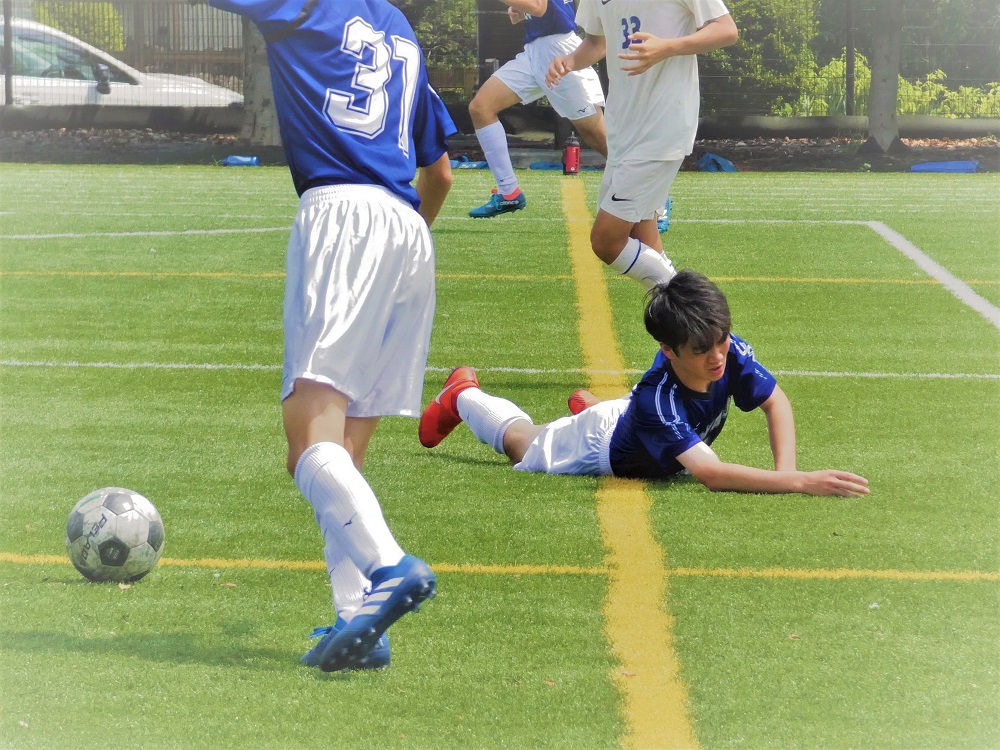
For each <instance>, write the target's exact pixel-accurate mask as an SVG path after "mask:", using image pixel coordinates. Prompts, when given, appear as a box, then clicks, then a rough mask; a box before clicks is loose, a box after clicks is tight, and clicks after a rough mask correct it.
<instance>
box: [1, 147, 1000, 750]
mask: <svg viewBox="0 0 1000 750" xmlns="http://www.w3.org/2000/svg"><path fill="white" fill-rule="evenodd" d="M519 177H520V178H521V179H522V187H523V188H524V189H525V192H526V195H527V196H528V200H529V207H528V209H527V210H526V211H523V212H519V213H517V214H514V215H512V216H505V217H501V218H499V219H496V220H491V221H473V220H470V219H468V218H467V216H466V212H467V210H468V209H469V208H471V207H473V206H476V205H479V204H481V203H482V202H483V200H484V199H485V197H486V196H487V194H488V192H489V189H490V187H491V179H490V176H489V173H487V172H475V171H461V172H457V173H456V176H455V186H454V188H453V190H452V193H451V195H450V196H449V199H448V202H447V203H446V205H445V208H444V210H443V212H442V215H441V217H440V218H439V220H438V221H437V222H436V223H435V225H434V236H435V243H436V247H437V256H438V306H437V314H436V319H435V329H434V333H433V337H432V343H431V352H430V361H429V363H428V364H429V371H428V374H427V379H426V384H425V390H424V400H425V402H426V401H428V400H430V398H431V397H432V396H433V395H434V393H436V392H437V390H438V389H439V388H440V385H441V383H442V382H443V380H444V378H445V377H446V375H447V372H448V370H449V369H450V368H452V367H455V366H457V365H463V364H467V365H472V366H474V367H476V368H477V369H479V371H480V380H481V382H482V384H483V387H484V389H486V390H487V391H489V392H491V393H495V394H497V395H500V396H503V397H506V398H510V399H512V400H513V401H515V402H516V403H518V404H519V405H520V406H522V407H523V408H524V409H525V410H526V411H528V412H529V413H530V414H531V415H532V416H533V417H534V418H535V419H536V421H546V420H549V419H553V418H556V417H559V416H563V415H564V414H566V398H567V396H568V395H569V394H570V393H571V392H572V391H573V390H575V389H576V388H578V387H581V386H583V385H585V384H586V383H587V380H588V374H587V373H584V372H582V371H581V368H582V367H583V357H582V354H581V347H580V343H579V340H578V336H579V332H578V330H577V320H578V311H577V308H576V304H577V303H576V296H575V294H576V293H575V286H574V281H573V277H572V265H571V263H570V260H569V254H568V247H567V242H568V240H567V236H568V235H567V225H566V217H564V216H563V208H562V205H563V204H562V199H561V194H560V190H561V187H562V185H563V184H564V181H565V180H569V179H572V180H580V181H583V183H584V185H585V187H586V190H587V195H588V198H589V200H590V202H591V203H593V201H594V200H595V199H596V195H597V188H598V185H599V179H600V175H599V174H596V173H585V174H582V175H580V176H578V177H573V178H564V177H563V176H562V175H558V174H553V173H538V172H523V173H519ZM0 180H2V181H3V183H4V185H17V186H20V188H21V189H19V190H4V191H3V193H2V194H0V476H2V478H3V482H2V485H0V519H2V521H3V523H2V524H0V574H2V579H3V584H2V585H0V665H2V666H0V746H2V747H5V748H7V747H10V748H26V749H28V748H30V749H31V750H34V749H36V748H80V749H86V748H101V747H106V746H107V745H109V744H111V743H114V744H117V745H125V744H127V745H130V746H134V747H163V748H214V747H247V748H276V749H277V748H321V747H322V748H330V747H344V748H358V747H370V748H397V747H398V748H461V749H463V750H464V749H465V748H470V749H472V750H475V749H477V748H543V747H544V748H574V749H581V750H589V749H590V748H611V747H619V746H620V745H621V742H622V738H624V737H626V736H627V735H628V732H629V728H628V726H627V725H626V720H625V718H624V713H623V705H622V697H621V694H620V693H619V692H618V688H617V686H616V682H615V681H614V679H613V678H612V676H613V675H615V674H617V672H618V670H619V667H618V665H617V663H616V661H615V659H614V658H613V656H612V655H611V654H610V652H609V647H608V640H607V638H606V634H605V631H604V628H605V623H604V613H603V610H602V608H603V607H604V605H605V597H606V595H607V588H608V587H607V583H608V575H607V573H608V571H607V570H606V568H605V566H606V562H605V550H604V547H603V544H602V539H601V533H600V527H599V524H598V520H597V516H596V510H595V493H596V491H597V487H598V482H597V481H596V480H594V479H591V478H584V477H547V476H537V475H528V474H523V473H518V472H513V471H511V469H510V467H509V465H508V463H507V461H506V459H504V458H503V457H501V456H498V455H497V454H495V453H494V452H493V451H492V450H491V449H490V448H488V447H486V446H483V445H481V444H479V443H478V442H477V441H476V440H475V438H473V437H472V436H471V434H470V433H469V432H468V430H467V429H465V428H464V427H460V428H459V429H458V430H456V432H455V433H454V434H453V436H451V437H449V438H448V440H446V441H445V442H444V443H442V444H441V445H440V446H439V447H437V448H435V449H434V450H431V451H428V450H426V449H424V448H422V447H421V446H420V445H419V443H418V442H417V440H416V423H415V421H414V420H407V419H387V420H385V421H384V422H383V424H382V426H381V427H380V428H379V433H378V435H377V437H376V439H375V441H374V442H373V444H372V446H371V449H370V451H369V454H368V457H367V460H366V464H365V473H366V476H367V477H368V480H369V482H370V483H371V485H372V487H373V488H374V489H375V491H376V493H377V495H378V496H379V498H380V501H381V503H382V505H383V509H384V511H385V515H386V518H387V520H388V522H389V524H390V527H391V528H392V529H393V531H394V533H395V535H396V536H397V538H398V539H399V540H400V542H401V544H402V545H403V547H404V548H406V549H407V551H410V552H413V553H414V554H418V555H420V556H421V557H424V558H425V559H426V560H428V562H430V563H431V564H432V565H437V566H438V567H439V568H440V571H441V572H439V584H440V585H439V590H440V593H439V595H438V597H437V598H436V599H435V600H434V601H431V602H429V603H428V604H427V605H426V607H424V609H423V610H422V611H421V612H420V613H419V614H418V615H416V616H412V617H410V616H408V617H405V618H403V619H402V620H401V621H400V622H399V623H398V624H397V625H395V626H394V627H393V628H392V630H391V631H390V638H391V640H392V649H393V665H392V667H391V668H390V669H389V670H388V671H386V672H384V673H380V674H368V673H361V674H343V675H332V676H330V675H323V674H322V673H320V672H318V671H316V670H309V669H306V668H304V667H301V666H300V665H299V664H298V658H299V656H301V654H302V653H303V652H304V651H305V650H306V648H308V643H307V640H306V636H307V635H308V633H309V631H310V630H311V629H312V628H313V627H314V626H318V625H325V624H329V621H330V620H331V619H332V616H333V615H332V609H331V606H330V604H331V602H330V589H329V582H328V578H327V576H326V574H325V572H324V571H323V569H322V549H321V544H322V543H321V539H320V536H319V532H318V529H317V528H316V525H315V522H314V521H313V519H312V511H311V509H310V508H309V506H308V504H307V503H306V501H305V500H304V499H302V497H301V496H300V495H299V493H298V491H297V490H296V489H295V486H294V484H293V482H292V481H291V479H290V478H289V477H288V476H287V474H286V472H285V468H284V463H285V456H284V451H285V447H284V438H283V435H282V430H281V416H280V408H279V405H278V396H279V390H280V364H281V356H282V352H281V348H282V331H281V295H282V293H283V273H282V272H283V264H284V243H285V241H286V238H287V227H288V226H289V225H290V223H291V219H292V216H293V214H294V211H295V206H296V200H295V196H294V192H293V190H292V187H291V182H290V179H289V177H288V174H287V171H286V170H284V169H272V168H260V169H252V170H251V169H247V170H227V169H223V168H214V167H132V166H127V167H86V166H67V167H62V166H40V165H34V166H25V165H0ZM998 191H1000V181H998V179H997V177H996V176H995V175H989V174H973V175H913V174H884V173H879V174H854V175H843V174H807V173H795V174H773V173H769V174H746V173H739V174H735V175H733V174H729V175H719V174H713V175H709V174H703V173H689V172H682V173H681V174H680V175H679V177H678V179H677V181H676V183H675V186H674V191H673V194H672V195H673V198H674V211H673V223H672V225H671V228H670V231H669V232H668V233H667V234H666V235H664V245H665V247H666V249H667V252H668V254H669V255H670V256H671V257H672V258H673V260H674V262H675V264H676V265H677V267H678V268H695V269H697V270H700V271H702V272H704V273H706V274H707V275H709V276H710V277H712V278H714V279H717V280H718V283H719V285H720V287H721V288H722V289H723V290H724V291H725V292H726V294H727V295H728V297H729V300H730V304H731V307H732V312H733V326H734V332H735V333H737V334H738V335H740V336H743V337H744V338H746V339H748V340H749V341H750V342H751V343H752V344H753V346H754V348H755V350H756V353H757V357H758V359H759V360H760V361H761V362H762V363H764V364H765V365H766V366H767V367H768V368H769V369H770V370H771V371H772V372H775V373H776V374H777V377H778V380H779V382H780V383H781V385H782V388H783V389H784V390H785V391H786V392H787V393H788V395H789V398H790V399H791V401H792V404H793V406H794V408H795V412H796V427H797V437H798V448H799V450H798V460H799V465H800V467H801V468H803V469H819V468H842V469H848V470H851V471H856V472H858V473H861V474H863V475H865V476H866V477H868V478H869V479H870V481H871V487H872V494H871V495H870V496H869V497H866V498H861V499H838V498H812V497H804V496H799V495H787V496H761V495H741V494H712V493H710V492H709V491H707V490H706V489H704V488H703V487H701V486H700V485H698V484H697V483H696V482H694V481H692V480H690V479H688V480H677V481H672V482H664V483H653V484H650V485H649V486H648V488H647V492H648V494H649V497H650V498H651V500H652V506H651V509H650V511H649V516H650V522H651V526H652V529H653V533H654V535H655V538H656V541H657V542H658V543H659V544H660V546H661V548H662V550H663V555H664V559H663V564H664V567H665V569H666V571H667V593H666V600H665V601H664V606H665V607H666V609H667V610H668V611H669V612H670V614H671V615H672V616H673V627H674V639H675V645H676V649H677V657H678V661H679V663H680V669H681V678H682V679H683V681H684V684H685V685H686V686H687V691H688V695H689V705H688V706H687V709H688V712H689V715H690V717H691V720H692V723H693V727H694V732H695V735H696V738H697V741H698V743H699V744H700V746H701V747H703V748H706V750H710V749H714V748H750V749H751V750H753V749H756V748H782V749H783V748H803V749H807V748H871V749H872V750H881V749H882V748H899V749H900V750H938V749H940V750H951V749H952V748H968V750H979V749H980V748H988V747H996V746H1000V719H998V715H997V712H996V710H995V709H996V706H997V705H998V704H1000V676H998V675H1000V654H998V651H997V649H996V644H997V642H1000V632H998V625H997V623H998V622H1000V591H998V588H1000V580H998V575H997V574H998V571H1000V543H998V535H997V530H998V528H1000V524H998V521H1000V512H998V507H997V503H996V497H997V493H996V486H997V483H998V480H1000V420H998V419H997V414H998V413H1000V334H998V330H997V328H996V327H995V326H994V325H992V324H991V323H989V322H988V321H987V320H986V319H984V317H983V316H982V315H980V314H979V313H977V312H975V311H974V310H972V309H971V308H970V307H969V306H968V305H966V304H965V303H964V302H962V301H961V300H959V299H958V298H956V297H955V296H954V295H953V294H952V293H950V292H949V291H947V290H946V289H945V288H943V287H942V286H941V285H940V284H938V283H936V282H934V280H933V279H932V278H931V277H929V276H928V275H927V274H926V273H925V272H924V271H922V270H920V269H919V268H918V267H917V266H916V265H915V264H914V263H913V262H912V261H911V260H908V259H907V258H906V257H904V256H903V254H902V253H901V252H899V251H898V250H897V249H896V248H894V247H892V246H891V245H890V244H889V243H887V242H886V241H885V240H884V239H882V238H881V237H880V236H879V235H878V234H876V232H875V231H874V229H873V228H872V226H871V225H870V224H868V223H865V222H882V223H883V224H885V225H886V226H888V227H890V228H891V229H893V230H895V231H896V232H899V233H900V234H902V235H903V236H904V237H905V238H906V239H907V240H908V241H909V242H911V243H913V244H914V245H915V246H916V247H918V248H919V249H920V250H921V251H922V252H923V253H925V254H927V255H928V256H930V257H931V258H932V259H934V260H935V261H937V262H938V263H940V264H941V265H942V266H943V267H945V268H946V269H947V270H948V271H950V272H951V273H952V274H954V275H955V276H957V277H958V278H959V279H961V280H963V281H965V282H966V283H968V284H969V286H970V287H971V289H973V290H974V291H975V292H976V293H977V294H979V295H981V296H982V297H983V298H985V299H987V300H989V301H991V302H992V303H993V304H994V305H996V304H1000V233H998V232H997V231H996V228H997V216H996V204H995V198H994V197H993V196H995V195H996V194H997V192H998ZM570 218H571V219H572V220H581V221H586V220H587V217H570ZM250 230H252V231H250ZM606 278H607V286H608V290H609V295H610V299H611V303H612V312H613V316H614V320H613V323H614V327H615V332H616V336H617V340H618V343H619V347H620V349H621V352H622V356H623V358H624V362H625V364H626V367H627V368H629V370H630V372H629V373H628V374H623V375H622V376H621V378H622V380H623V381H625V380H630V381H633V382H634V381H635V380H636V379H637V378H638V376H639V372H640V371H641V370H642V369H644V368H645V367H647V366H648V365H649V363H650V362H651V360H652V357H653V354H654V352H655V346H654V345H653V343H652V342H651V341H650V339H649V337H648V335H647V334H646V333H645V331H644V330H643V327H642V323H641V311H642V291H641V289H640V288H639V287H638V286H637V285H636V284H634V283H633V282H631V281H629V280H623V279H620V278H616V277H614V275H613V274H612V273H611V272H609V271H606ZM714 447H715V449H716V451H717V452H718V453H719V455H720V456H721V457H722V458H723V459H724V460H731V461H738V462H742V463H747V464H750V465H754V466H761V467H769V466H770V452H769V449H768V446H767V436H766V425H765V423H764V420H763V418H762V415H761V414H760V413H752V414H744V413H742V412H739V411H738V410H736V409H733V410H732V411H731V414H730V417H729V423H728V425H727V427H726V430H725V431H724V432H723V434H722V436H721V437H720V438H719V440H718V441H717V442H716V444H715V446H714ZM108 485H122V486H127V487H130V488H132V489H135V490H137V491H139V492H142V493H143V494H145V495H146V496H147V497H149V498H150V499H151V500H152V501H153V502H154V503H155V505H156V506H157V508H158V509H159V511H160V513H161V515H162V517H163V520H164V524H165V528H166V543H165V551H164V558H165V560H166V561H165V562H161V564H160V566H158V567H157V568H156V569H155V570H154V571H153V572H152V573H151V574H150V575H149V576H148V577H147V578H145V579H143V580H142V581H140V582H138V583H136V584H134V585H132V586H131V587H128V588H120V587H118V586H117V585H115V584H111V585H95V584H90V583H86V582H84V580H83V579H82V578H81V577H79V575H78V574H77V573H76V572H75V570H74V569H73V568H72V566H70V565H69V563H68V561H65V562H56V560H62V559H63V558H64V554H65V549H64V541H63V535H64V528H65V523H66V517H67V515H68V513H69V510H70V509H71V508H72V507H73V504H74V503H75V502H76V500H77V499H79V498H80V497H82V496H83V495H85V494H86V493H87V492H89V491H90V490H92V489H95V488H97V487H102V486H108ZM209 558H210V559H215V560H217V561H219V563H218V564H215V563H213V562H211V560H209V561H207V562H206V559H209ZM236 560H246V561H249V562H244V563H240V564H242V565H244V566H245V567H234V566H236V565H237V563H235V562H231V563H229V562H226V561H236ZM284 562H287V563H290V565H287V566H285V567H281V565H282V563H284ZM291 563H294V564H295V565H291ZM544 566H562V567H557V568H555V570H558V571H561V572H552V570H553V569H552V568H547V567H544ZM546 571H549V572H546ZM835 571H848V576H847V577H836V575H835V574H834V572H835ZM866 571H868V572H869V573H866ZM851 574H853V575H854V577H851ZM949 576H951V577H949ZM963 576H964V577H965V578H964V579H963ZM956 578H957V580H956Z"/></svg>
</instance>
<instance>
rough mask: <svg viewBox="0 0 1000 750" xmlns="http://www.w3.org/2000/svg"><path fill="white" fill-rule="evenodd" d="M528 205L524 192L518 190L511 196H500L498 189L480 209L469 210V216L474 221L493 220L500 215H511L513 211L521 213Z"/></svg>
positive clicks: (494, 190)
mask: <svg viewBox="0 0 1000 750" xmlns="http://www.w3.org/2000/svg"><path fill="white" fill-rule="evenodd" d="M527 205H528V199H527V198H525V197H524V192H523V191H522V190H521V188H518V189H517V190H515V191H514V192H513V193H511V194H510V195H507V196H504V195H500V191H499V190H497V189H496V188H494V189H493V192H492V193H490V199H489V200H488V201H486V203H484V204H483V205H481V206H479V207H478V208H473V209H470V210H469V216H471V217H472V218H473V219H492V218H493V217H494V216H499V215H500V214H509V213H510V212H511V211H520V210H521V209H522V208H524V207H525V206H527Z"/></svg>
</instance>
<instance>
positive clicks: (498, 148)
mask: <svg viewBox="0 0 1000 750" xmlns="http://www.w3.org/2000/svg"><path fill="white" fill-rule="evenodd" d="M476 138H478V139H479V145H480V147H481V148H482V149H483V155H484V156H485V157H486V162H487V163H488V164H489V165H490V171H491V172H492V173H493V179H495V180H496V181H497V189H498V190H499V191H500V193H501V194H502V195H510V194H511V193H513V192H514V191H515V190H517V188H518V184H519V183H518V181H517V177H515V176H514V165H513V164H512V163H511V160H510V150H509V149H508V147H507V131H506V130H504V129H503V125H502V124H501V123H500V121H499V120H497V121H496V122H495V123H493V124H492V125H487V126H486V127H485V128H480V129H479V130H477V131H476Z"/></svg>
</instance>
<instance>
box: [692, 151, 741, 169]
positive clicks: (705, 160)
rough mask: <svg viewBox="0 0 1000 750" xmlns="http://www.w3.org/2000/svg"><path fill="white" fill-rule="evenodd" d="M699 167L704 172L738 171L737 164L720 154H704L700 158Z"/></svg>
mask: <svg viewBox="0 0 1000 750" xmlns="http://www.w3.org/2000/svg"><path fill="white" fill-rule="evenodd" d="M698 169H700V170H701V171H702V172H736V171H739V170H737V169H736V165H735V164H733V163H732V162H731V161H729V159H726V158H725V157H722V156H719V155H718V154H707V153H706V154H702V155H701V158H700V159H698Z"/></svg>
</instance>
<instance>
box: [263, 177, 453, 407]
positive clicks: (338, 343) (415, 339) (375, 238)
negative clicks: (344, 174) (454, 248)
mask: <svg viewBox="0 0 1000 750" xmlns="http://www.w3.org/2000/svg"><path fill="white" fill-rule="evenodd" d="M286 274H287V276H286V280H285V311H284V328H285V360H284V370H283V373H282V385H281V397H282V399H285V398H287V397H288V396H289V395H290V394H291V393H292V390H293V389H294V386H295V381H296V380H297V379H299V378H305V379H308V380H313V381H316V382H318V383H323V384H326V385H329V386H331V387H332V388H335V389H336V390H338V391H340V392H341V393H344V394H345V395H347V397H348V398H349V399H350V403H349V404H348V409H347V414H348V416H351V417H381V416H396V415H399V416H412V417H416V416H419V415H420V404H421V399H422V398H423V384H424V369H425V367H426V365H427V350H428V347H429V344H430V335H431V325H432V323H433V320H434V294H435V290H434V245H433V242H432V240H431V236H430V231H429V230H428V228H427V224H426V222H425V221H424V220H423V218H421V216H420V214H418V213H417V212H416V211H415V210H413V207H412V206H410V205H409V204H408V203H406V202H404V201H402V200H400V199H399V198H397V197H396V196H394V195H392V194H391V193H390V192H388V191H387V190H384V189H382V188H379V187H375V186H371V185H335V186H325V187H318V188H313V189H311V190H307V191H306V192H305V193H304V194H303V195H302V198H301V200H300V201H299V210H298V214H297V215H296V217H295V223H294V224H293V225H292V232H291V236H290V237H289V240H288V253H287V258H286Z"/></svg>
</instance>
